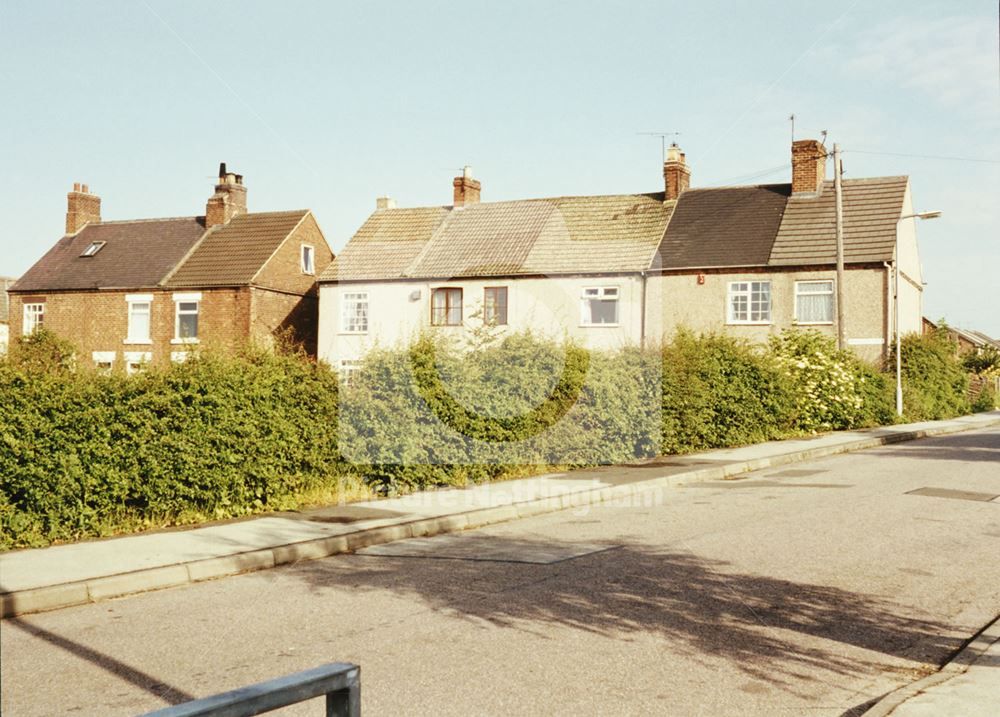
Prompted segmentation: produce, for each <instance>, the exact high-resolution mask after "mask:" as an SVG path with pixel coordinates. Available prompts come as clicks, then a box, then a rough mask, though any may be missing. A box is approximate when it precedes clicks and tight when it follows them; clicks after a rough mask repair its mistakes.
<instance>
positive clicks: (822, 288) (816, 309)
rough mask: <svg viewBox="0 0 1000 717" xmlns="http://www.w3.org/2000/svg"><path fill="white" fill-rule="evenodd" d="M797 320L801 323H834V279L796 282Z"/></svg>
mask: <svg viewBox="0 0 1000 717" xmlns="http://www.w3.org/2000/svg"><path fill="white" fill-rule="evenodd" d="M795 320H796V321H797V322H798V323H800V324H832V323H833V281H796V282H795Z"/></svg>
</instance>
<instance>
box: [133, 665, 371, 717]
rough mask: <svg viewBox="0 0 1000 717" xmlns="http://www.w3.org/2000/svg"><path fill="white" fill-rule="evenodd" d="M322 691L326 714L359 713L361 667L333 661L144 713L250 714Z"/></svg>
mask: <svg viewBox="0 0 1000 717" xmlns="http://www.w3.org/2000/svg"><path fill="white" fill-rule="evenodd" d="M322 695H326V717H360V715H361V668H360V667H358V666H357V665H352V664H349V663H346V662H334V663H332V664H329V665H323V666H322V667H316V668H314V669H312V670H305V671H304V672H296V673H295V674H294V675H287V676H285V677H279V678H277V679H274V680H268V681H267V682H259V683H257V684H256V685H250V686H249V687H241V688H240V689H238V690H233V691H232V692H223V693H222V694H220V695H213V696H212V697H205V698H203V699H200V700H194V701H192V702H184V703H182V704H179V705H174V706H173V707H167V708H165V709H162V710H156V711H155V712H149V713H147V714H145V715H143V717H253V715H259V714H263V713H264V712H270V711H271V710H276V709H280V708H281V707H287V706H288V705H293V704H295V703H297V702H305V701H306V700H311V699H313V698H315V697H320V696H322Z"/></svg>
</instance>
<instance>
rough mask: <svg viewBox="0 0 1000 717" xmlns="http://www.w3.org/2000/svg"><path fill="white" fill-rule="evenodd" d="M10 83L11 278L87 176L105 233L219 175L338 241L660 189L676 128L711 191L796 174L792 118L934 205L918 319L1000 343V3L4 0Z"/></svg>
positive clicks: (3, 47)
mask: <svg viewBox="0 0 1000 717" xmlns="http://www.w3.org/2000/svg"><path fill="white" fill-rule="evenodd" d="M0 90H2V93H0V98H2V105H3V110H2V111H0V138H2V139H0V166H2V176H0V202H2V206H3V217H4V226H3V229H2V230H0V275H13V276H17V275H19V274H21V273H22V272H24V271H25V270H26V269H27V268H28V267H29V266H30V265H31V264H32V263H34V262H35V261H36V260H37V259H38V258H39V257H40V256H41V255H42V254H43V253H44V252H45V251H46V250H47V249H48V248H49V247H50V246H51V245H52V244H53V243H54V242H55V241H56V239H58V237H59V236H61V234H62V229H63V221H64V213H65V211H66V209H65V202H66V192H67V191H68V190H69V189H70V187H71V185H72V183H73V182H74V181H81V182H86V183H88V184H89V185H90V187H91V189H92V191H94V192H95V193H97V194H99V195H100V196H101V197H102V200H103V216H104V218H105V219H130V218H138V217H155V216H177V215H193V214H200V213H203V211H204V205H205V200H206V199H207V198H208V196H209V195H210V194H211V191H212V183H213V182H212V178H213V176H214V175H215V173H216V169H217V167H218V163H219V162H220V161H226V162H227V163H228V164H229V167H230V169H232V170H234V171H236V172H240V173H242V174H243V175H245V177H246V183H247V185H248V187H249V203H250V208H251V211H266V210H280V209H292V208H300V207H308V208H311V209H313V211H314V212H315V213H316V215H317V217H318V218H319V221H320V225H321V226H322V228H323V230H324V232H325V234H326V236H327V239H328V240H329V241H330V243H331V244H332V245H333V247H334V249H335V250H337V249H339V248H340V247H342V246H343V245H344V243H345V242H346V241H347V239H348V238H349V237H350V236H351V234H352V233H353V232H354V230H355V229H356V228H357V227H358V226H359V225H360V224H361V223H362V222H363V221H364V219H365V217H366V216H367V215H368V214H369V213H370V211H371V210H372V209H373V208H374V204H375V197H376V196H378V195H380V194H389V195H391V196H393V197H395V198H396V200H397V201H398V203H399V204H400V205H401V206H415V205H424V204H449V203H450V202H451V178H452V177H453V176H454V175H455V172H456V170H457V168H459V167H461V166H462V165H463V164H470V165H472V166H473V167H474V168H475V171H476V175H477V177H479V178H480V179H481V180H482V182H483V199H484V200H486V201H489V200H501V199H515V198H523V197H534V196H551V195H562V194H605V193H618V192H629V191H657V190H659V189H660V188H661V182H662V179H661V175H660V171H661V169H660V151H659V141H658V140H656V139H654V138H650V137H644V136H640V135H638V134H637V133H638V132H644V131H661V130H665V131H672V132H680V133H681V135H680V137H679V138H678V141H679V143H680V144H681V146H682V147H683V149H684V151H685V152H686V153H687V157H688V161H689V163H690V164H691V166H692V168H693V178H692V181H693V184H694V185H696V186H711V185H718V184H729V183H748V182H777V181H787V180H788V177H789V174H790V170H789V169H788V167H787V166H784V167H782V165H787V164H788V163H789V162H790V159H789V141H790V127H789V122H788V115H789V114H790V113H792V112H794V113H795V115H796V117H797V121H796V136H797V137H798V138H804V137H810V136H813V137H814V136H817V135H818V133H819V131H820V130H827V131H828V132H829V139H828V145H830V144H832V142H833V141H837V142H839V143H840V145H841V146H842V148H843V149H844V150H845V152H846V153H845V155H844V164H845V169H846V173H847V176H848V177H864V176H880V175H896V174H908V175H910V177H911V181H912V186H913V194H914V201H915V205H916V207H917V208H918V209H920V210H926V209H941V210H943V212H944V216H943V217H942V218H941V219H937V220H934V221H931V222H924V223H922V224H921V225H920V226H919V227H918V232H919V237H920V243H921V247H922V256H923V263H924V269H925V279H926V281H927V282H928V286H927V290H926V293H925V313H926V314H927V315H928V316H929V317H931V318H935V319H936V318H939V317H945V318H947V319H948V320H949V322H951V323H953V324H955V325H959V326H964V327H968V328H978V329H980V330H983V331H986V332H987V333H990V334H992V335H993V336H1000V163H997V162H996V160H1000V67H998V27H997V2H996V0H962V1H961V2H954V1H953V0H952V1H942V2H923V1H920V0H893V1H891V2H888V1H887V2H865V1H859V2H854V1H852V0H847V1H845V2H804V1H801V0H799V1H791V0H789V1H787V2H751V1H748V2H721V1H714V2H713V1H708V0H702V1H701V2H697V3H692V2H663V1H661V2H640V1H638V0H634V1H633V2H630V3H628V4H627V9H626V6H622V5H619V4H616V3H609V2H586V3H585V2H576V3H569V2H565V3H548V2H540V1H539V0H535V1H532V2H509V1H507V2H502V3H500V2H498V3H474V2H457V1H456V0H452V1H451V2H435V3H418V2H379V3H363V2H351V3H347V2H336V3H334V2H291V3H264V2H252V1H243V2H238V3H237V2H227V3H204V2H162V1H159V0H148V1H147V2H143V1H142V0H138V1H132V2H125V1H121V2H110V1H108V2H102V1H99V0H94V1H92V2H87V3H70V2H37V1H36V0H31V1H25V0H3V1H2V2H0ZM860 150H865V151H868V152H882V153H887V154H863V153H861V151H860ZM888 153H898V154H905V155H941V156H950V157H967V158H972V159H980V160H994V162H992V163H990V162H984V161H980V162H970V161H950V160H938V159H924V158H919V157H913V156H893V155H891V154H888ZM775 168H777V169H776V171H773V172H771V173H769V174H761V176H759V177H753V178H752V179H750V177H751V175H755V174H759V173H762V172H764V171H765V170H769V169H770V170H775Z"/></svg>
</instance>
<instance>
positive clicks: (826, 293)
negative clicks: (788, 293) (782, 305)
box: [795, 279, 837, 326]
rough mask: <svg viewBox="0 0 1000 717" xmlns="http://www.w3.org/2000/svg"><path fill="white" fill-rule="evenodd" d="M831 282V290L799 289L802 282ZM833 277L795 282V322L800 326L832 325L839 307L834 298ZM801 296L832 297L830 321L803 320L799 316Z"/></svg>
mask: <svg viewBox="0 0 1000 717" xmlns="http://www.w3.org/2000/svg"><path fill="white" fill-rule="evenodd" d="M821 283H822V284H829V286H830V290H829V291H799V286H800V285H801V284H821ZM833 292H834V283H833V279H802V280H801V281H796V282H795V323H796V324H798V325H800V326H832V325H833V318H834V316H835V315H836V312H837V307H836V305H835V300H834V298H833ZM800 296H829V297H830V319H829V321H803V320H802V319H800V318H799V297H800Z"/></svg>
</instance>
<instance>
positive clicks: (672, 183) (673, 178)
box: [663, 142, 691, 200]
mask: <svg viewBox="0 0 1000 717" xmlns="http://www.w3.org/2000/svg"><path fill="white" fill-rule="evenodd" d="M663 185H664V191H665V194H664V197H663V198H664V199H665V200H671V199H677V197H679V196H680V195H681V192H683V191H684V190H685V189H687V188H688V187H689V186H690V185H691V168H690V167H688V166H687V163H686V162H685V161H684V153H683V152H682V151H681V148H680V147H678V146H677V143H676V142H672V143H671V144H670V147H669V148H668V149H667V158H666V160H664V162H663Z"/></svg>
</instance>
